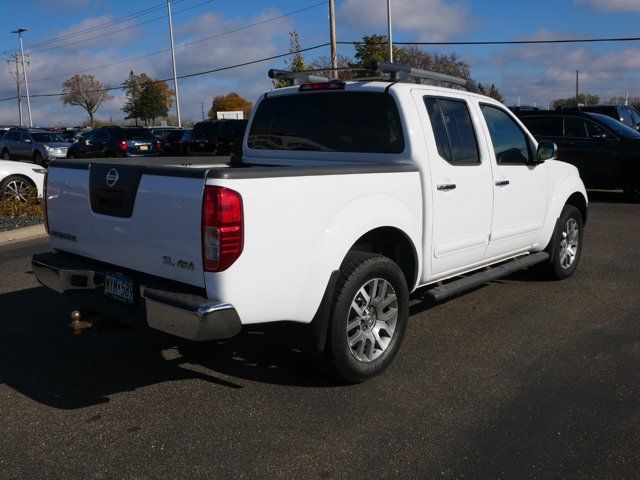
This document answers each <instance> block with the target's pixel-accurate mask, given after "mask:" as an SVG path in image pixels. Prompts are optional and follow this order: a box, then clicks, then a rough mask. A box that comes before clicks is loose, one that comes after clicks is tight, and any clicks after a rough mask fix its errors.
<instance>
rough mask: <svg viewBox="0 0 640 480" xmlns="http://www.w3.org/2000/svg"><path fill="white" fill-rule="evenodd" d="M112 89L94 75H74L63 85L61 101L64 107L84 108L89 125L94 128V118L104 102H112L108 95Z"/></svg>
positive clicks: (110, 96)
mask: <svg viewBox="0 0 640 480" xmlns="http://www.w3.org/2000/svg"><path fill="white" fill-rule="evenodd" d="M109 88H110V87H109V86H108V85H103V84H102V83H100V82H99V81H98V80H96V79H95V77H94V76H93V75H74V76H73V77H71V78H70V79H68V80H67V81H65V82H64V83H63V84H62V91H63V92H64V93H63V94H62V96H61V97H60V99H61V100H62V104H63V105H75V106H78V107H82V108H84V109H85V110H86V112H87V113H88V114H89V124H90V125H91V126H93V117H94V115H95V113H96V111H97V110H98V108H100V105H102V104H103V103H104V102H106V101H108V100H111V99H112V98H113V96H112V95H109V94H108V93H107V90H108V89H109Z"/></svg>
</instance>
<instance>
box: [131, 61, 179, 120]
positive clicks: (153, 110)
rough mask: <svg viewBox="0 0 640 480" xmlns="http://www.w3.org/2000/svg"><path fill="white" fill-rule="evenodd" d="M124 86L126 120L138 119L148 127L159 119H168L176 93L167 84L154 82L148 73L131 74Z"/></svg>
mask: <svg viewBox="0 0 640 480" xmlns="http://www.w3.org/2000/svg"><path fill="white" fill-rule="evenodd" d="M122 85H123V86H124V87H125V88H124V91H125V103H124V105H123V107H122V111H123V112H124V113H125V119H131V118H133V119H134V120H135V122H136V125H137V124H138V119H140V120H142V121H143V122H144V123H145V124H146V125H149V124H153V123H154V122H155V119H156V118H158V117H166V116H167V115H168V113H169V110H170V109H171V106H172V105H173V96H174V95H175V92H174V91H173V90H171V89H169V84H168V83H167V82H159V81H158V80H154V79H152V78H151V77H149V75H147V74H146V73H141V74H140V75H136V74H134V73H133V71H130V72H129V77H128V78H127V80H125V81H124V82H123V83H122Z"/></svg>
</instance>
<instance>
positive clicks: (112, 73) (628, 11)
mask: <svg viewBox="0 0 640 480" xmlns="http://www.w3.org/2000/svg"><path fill="white" fill-rule="evenodd" d="M3 3H6V5H5V8H4V9H3V15H2V16H1V18H0V26H1V27H2V28H0V32H4V33H0V50H2V51H5V52H9V53H10V52H11V51H13V50H15V49H16V47H17V44H18V42H17V38H16V36H15V35H11V33H10V31H11V30H13V29H15V28H17V27H25V28H28V29H29V31H28V32H26V33H25V37H24V39H25V45H26V46H27V51H28V52H29V53H30V64H29V67H28V74H29V80H30V87H31V94H32V95H37V94H46V93H56V92H59V91H61V88H62V82H63V81H64V80H65V79H66V78H68V77H69V76H71V75H72V74H74V73H76V72H79V71H81V70H87V71H86V72H84V73H90V74H92V75H94V76H95V77H96V78H97V79H98V80H100V81H101V82H103V83H105V84H108V85H118V84H120V83H121V82H122V81H123V80H124V79H125V78H126V76H127V74H128V72H129V70H131V69H133V70H134V71H135V72H136V73H139V72H146V73H147V74H149V75H150V76H152V77H156V78H167V77H170V75H171V62H170V55H169V53H168V52H166V51H163V50H166V49H167V48H168V45H169V39H168V28H167V19H166V10H165V5H164V3H165V2H163V1H162V0H137V1H135V2H134V1H124V0H66V1H65V0H23V1H21V2H19V3H18V2H13V1H9V0H5V1H4V2H3ZM326 4H327V2H326V1H324V2H320V1H319V0H315V1H314V0H296V1H293V0H288V1H287V0H209V1H206V0H173V11H174V25H175V34H176V44H177V45H180V44H183V43H189V42H197V43H195V44H193V45H188V46H184V47H181V48H178V49H177V65H178V73H179V74H190V73H195V72H199V71H203V70H210V69H214V68H220V67H225V66H229V65H234V64H238V63H242V62H246V61H251V60H256V59H260V58H264V57H269V56H272V55H277V54H280V53H284V52H286V51H287V49H288V32H289V31H290V30H293V29H295V30H297V31H298V32H299V34H300V36H301V39H302V44H303V47H310V46H314V45H317V44H321V43H325V42H326V41H327V39H328V20H327V15H328V13H327V6H326ZM336 5H337V31H338V39H339V40H358V39H360V38H361V37H362V35H363V34H367V33H374V32H377V33H385V32H386V23H385V19H386V0H336ZM392 6H393V13H394V39H395V40H397V41H441V40H447V41H468V40H511V39H557V38H569V37H570V38H590V37H620V36H640V0H556V1H551V0H539V1H535V2H533V1H498V0H482V1H481V0H392ZM307 7H310V8H308V9H307V10H305V11H302V12H298V13H295V14H294V13H292V12H294V11H296V10H300V9H304V8H307ZM289 14H290V15H289ZM133 15H135V16H133ZM283 15H285V16H283ZM123 17H124V18H123ZM277 17H280V18H277ZM109 22H112V23H111V24H109V25H105V24H108V23H109ZM252 24H257V25H255V26H251V27H249V25H252ZM239 28H240V29H241V30H240V31H237V32H235V33H229V32H231V31H233V30H236V29H239ZM88 29H90V31H88V32H87V30H88ZM61 36H63V38H62V39H60V38H59V37H61ZM213 36H217V37H215V38H210V39H208V40H203V39H205V38H209V37H213ZM56 38H58V40H57V41H55V39H56ZM52 40H54V41H52ZM42 42H48V43H42ZM38 44H40V45H38ZM430 50H434V49H433V48H430ZM339 51H340V53H342V54H344V55H352V53H353V52H352V49H351V48H350V47H348V46H342V47H340V49H339ZM438 51H445V52H452V51H455V52H458V53H459V54H460V55H461V56H462V57H463V58H464V59H465V60H466V61H467V62H469V64H470V65H471V67H472V72H473V75H474V77H476V78H477V79H478V80H479V81H481V82H482V83H495V84H496V85H497V86H498V87H499V88H500V89H501V90H502V91H503V93H504V94H505V97H506V99H507V103H509V104H512V103H515V102H516V101H517V99H518V97H520V99H521V101H522V103H525V104H533V103H538V104H539V105H546V104H547V103H548V102H549V101H551V100H553V99H555V98H558V97H568V96H571V95H572V94H573V93H574V91H575V83H574V82H575V70H576V69H580V71H581V90H582V91H588V92H590V93H595V94H598V95H600V96H601V98H602V99H603V100H608V99H609V98H611V97H613V96H624V95H625V93H626V91H627V90H629V93H630V95H631V96H640V82H639V80H640V75H639V74H638V69H639V68H640V42H629V43H616V44H597V45H596V44H579V45H576V44H571V45H544V46H541V45H527V46H481V47H478V46H473V47H471V46H454V47H453V46H452V47H446V48H445V47H442V48H439V49H438ZM154 52H160V53H158V54H154ZM328 53H329V50H328V47H326V48H322V49H318V50H314V51H313V52H309V53H308V54H307V55H306V58H307V59H308V60H313V59H314V58H316V57H319V56H322V55H328ZM281 65H282V60H272V61H268V62H264V63H260V64H257V65H252V66H248V67H243V68H238V69H233V70H228V71H225V72H220V73H217V74H210V75H206V76H202V77H196V78H192V79H185V80H182V81H181V82H180V95H181V106H182V111H183V117H187V118H190V119H193V120H197V119H199V118H200V115H201V114H200V111H201V107H200V104H201V102H204V103H205V108H208V106H209V105H210V103H211V99H212V97H213V96H215V95H218V94H222V93H228V92H229V91H237V92H238V93H240V94H241V95H244V96H246V97H248V98H249V99H250V100H254V99H255V98H256V97H257V95H259V94H260V93H261V92H262V91H264V90H265V89H269V88H270V87H271V84H270V82H269V81H268V79H267V78H266V71H267V70H268V69H269V68H272V67H279V66H281ZM8 70H9V68H8V67H7V66H6V64H4V68H2V69H0V99H2V98H5V97H10V96H13V95H15V80H14V79H13V77H12V76H11V74H10V73H9V71H8ZM113 95H114V98H113V100H111V101H109V102H108V103H106V104H105V105H104V106H103V107H102V108H101V109H100V110H99V111H98V114H97V117H98V118H101V119H109V118H110V117H111V118H113V119H114V120H116V119H120V118H121V117H122V113H121V111H120V108H121V106H122V95H121V93H120V92H119V91H114V92H113ZM32 110H33V114H34V115H33V116H34V121H35V122H36V123H39V124H43V125H47V124H52V125H55V124H61V123H71V124H77V123H80V122H81V121H82V120H84V119H85V118H86V114H85V113H84V111H83V110H82V109H80V108H78V107H69V106H67V107H63V106H62V104H61V103H60V101H59V99H58V98H57V97H34V98H33V99H32ZM16 122H17V107H16V101H15V100H10V101H0V123H9V124H10V123H16Z"/></svg>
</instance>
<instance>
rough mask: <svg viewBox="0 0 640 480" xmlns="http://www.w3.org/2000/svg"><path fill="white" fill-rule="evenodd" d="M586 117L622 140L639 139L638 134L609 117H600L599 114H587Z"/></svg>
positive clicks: (639, 133)
mask: <svg viewBox="0 0 640 480" xmlns="http://www.w3.org/2000/svg"><path fill="white" fill-rule="evenodd" d="M588 115H589V116H591V117H593V119H594V120H597V121H598V122H600V123H601V124H602V125H604V126H605V127H607V128H608V129H609V130H611V131H612V132H613V133H615V134H616V135H619V136H621V137H624V138H640V132H638V131H637V130H635V129H633V128H631V127H628V126H627V125H625V124H624V123H622V122H619V121H617V120H615V119H613V118H611V117H607V116H606V115H600V114H599V113H589V114H588Z"/></svg>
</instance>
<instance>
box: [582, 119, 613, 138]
mask: <svg viewBox="0 0 640 480" xmlns="http://www.w3.org/2000/svg"><path fill="white" fill-rule="evenodd" d="M585 123H586V124H587V133H588V134H589V137H591V138H593V137H594V136H596V135H606V138H607V139H609V140H611V139H614V138H615V137H614V136H613V135H611V134H610V133H609V132H608V131H606V130H605V129H604V128H602V127H601V126H600V125H598V124H597V123H595V122H592V121H590V120H587V121H586V122H585Z"/></svg>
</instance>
